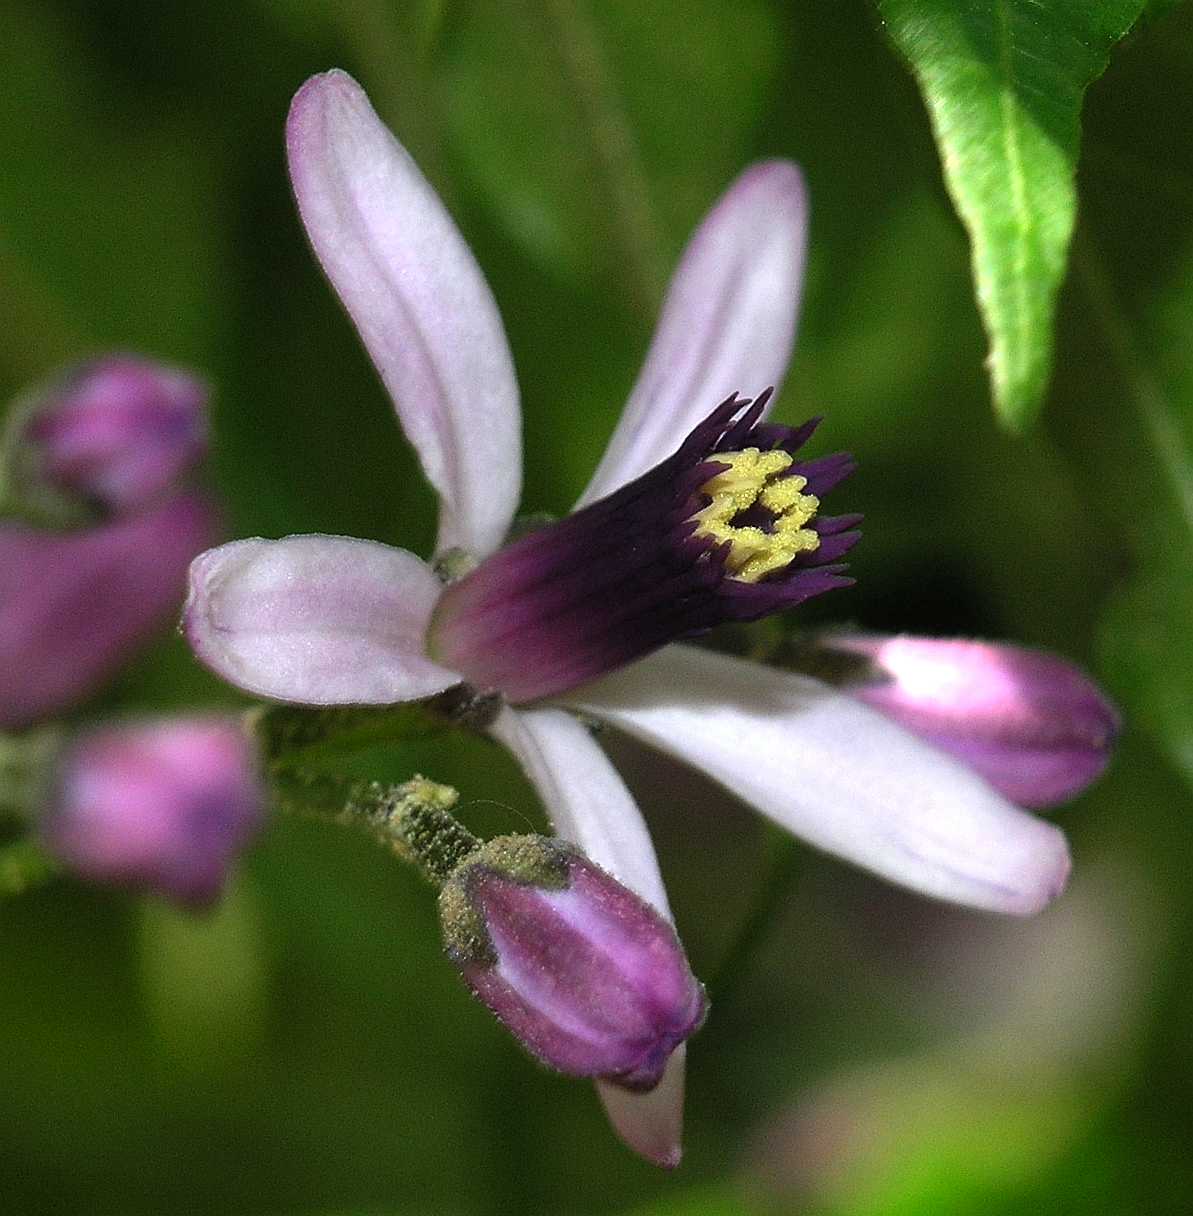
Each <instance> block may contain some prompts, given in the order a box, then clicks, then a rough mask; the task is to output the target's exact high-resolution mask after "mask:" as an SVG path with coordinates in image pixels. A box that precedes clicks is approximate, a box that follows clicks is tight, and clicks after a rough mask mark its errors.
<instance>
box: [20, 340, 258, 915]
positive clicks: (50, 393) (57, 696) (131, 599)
mask: <svg viewBox="0 0 1193 1216" xmlns="http://www.w3.org/2000/svg"><path fill="white" fill-rule="evenodd" d="M206 404H207V391H206V389H205V387H204V385H203V384H202V383H201V382H200V381H199V380H197V379H196V378H195V377H193V376H191V375H189V374H187V373H185V372H182V371H179V370H177V369H174V368H170V367H164V366H161V365H159V364H156V363H153V362H150V361H148V360H145V359H140V358H135V357H132V356H128V355H113V356H108V357H105V358H100V359H95V360H92V361H90V362H87V363H84V364H81V365H79V366H78V367H76V368H73V369H71V370H69V371H67V372H65V373H63V374H62V375H60V376H58V377H57V378H55V379H54V380H53V381H52V382H50V383H49V384H48V385H47V386H44V387H42V388H40V389H37V390H35V391H33V392H31V393H29V394H27V395H26V396H25V397H24V398H22V399H21V400H19V401H17V402H16V403H15V404H14V405H13V407H12V408H11V409H10V411H9V414H8V420H7V424H6V427H5V432H4V436H3V442H2V445H0V457H2V460H0V502H2V504H3V508H4V514H5V516H6V518H5V519H4V520H3V521H2V522H0V730H3V731H7V732H16V733H10V735H9V736H8V737H7V738H6V739H4V740H3V744H4V752H5V757H6V759H7V761H8V763H9V767H10V768H11V767H14V766H15V768H17V769H21V768H27V769H30V770H31V771H33V770H36V772H35V774H34V777H33V778H30V779H28V780H25V781H24V782H23V783H22V786H21V791H22V795H23V797H22V799H21V801H22V805H21V806H20V807H19V808H18V809H19V810H20V811H21V812H22V813H23V814H25V815H27V816H28V817H30V818H31V819H34V820H37V821H38V822H39V824H40V832H41V837H42V841H43V843H44V844H45V846H46V847H47V849H48V850H49V851H50V852H51V853H52V854H53V855H54V857H56V858H57V860H59V861H60V862H62V863H63V864H64V865H66V866H67V867H68V868H70V869H72V870H73V871H75V872H76V873H78V874H80V875H81V876H83V877H85V878H88V879H91V880H94V881H98V882H108V883H117V884H120V885H125V886H133V887H138V888H142V889H148V890H151V891H154V892H156V893H158V894H161V895H163V896H165V897H167V898H169V899H173V900H175V901H176V902H179V903H181V904H184V905H187V906H192V907H193V906H200V905H202V904H205V903H209V902H210V901H211V900H212V899H214V898H215V896H216V895H217V894H218V893H219V891H220V889H221V887H222V885H223V881H224V877H225V874H226V871H227V868H228V865H229V863H230V862H231V860H232V859H233V858H234V856H235V855H236V854H237V853H238V852H239V850H240V849H241V848H242V847H243V846H244V844H245V843H246V842H247V840H248V839H249V838H250V837H251V836H252V834H253V833H254V831H255V830H256V828H257V826H258V824H259V822H260V819H261V815H262V812H263V799H262V796H261V792H260V787H259V779H258V774H257V769H256V759H255V754H254V750H253V748H252V746H251V745H250V742H249V739H248V736H247V735H246V734H245V733H244V732H243V731H242V730H241V728H240V726H239V724H238V723H236V722H234V721H231V720H226V719H211V718H207V717H187V718H176V719H159V720H148V721H142V722H132V723H124V724H108V725H102V726H98V727H94V728H92V729H90V730H88V729H82V730H79V731H74V730H60V729H57V728H55V727H53V726H52V725H51V726H47V724H52V723H53V722H54V720H55V719H57V718H59V717H60V716H61V715H64V714H67V713H69V712H70V711H72V710H74V709H75V708H76V707H77V706H78V705H79V704H80V703H82V702H83V701H85V700H86V699H87V698H88V697H90V696H91V695H93V694H94V693H96V692H98V691H99V690H100V689H101V688H102V687H103V686H104V684H106V683H107V682H108V681H109V680H110V679H111V677H112V676H114V675H115V674H116V673H117V672H118V671H119V670H120V669H121V668H122V667H123V666H124V665H125V664H126V663H127V661H128V660H129V659H130V658H131V657H132V656H133V655H134V654H135V653H136V652H137V651H138V650H139V649H140V648H141V647H142V646H143V645H144V644H145V643H146V642H147V641H148V640H149V639H150V638H152V637H153V636H154V635H155V634H156V633H157V632H158V631H159V630H161V629H162V627H163V626H164V625H166V624H167V623H168V622H169V621H170V619H171V618H172V617H173V616H174V615H175V614H176V613H177V611H178V607H179V603H180V601H181V598H182V592H183V588H184V585H185V580H186V571H187V567H188V566H189V564H190V562H191V560H192V559H193V558H194V556H195V555H196V554H197V553H199V552H201V551H202V550H203V549H204V548H206V547H207V546H208V545H210V544H211V543H212V542H213V540H215V539H216V535H217V532H218V517H217V512H216V510H215V506H214V504H213V503H212V502H211V500H210V499H209V498H208V497H207V496H206V495H205V494H203V493H202V492H200V491H198V490H196V489H194V488H192V487H191V486H190V484H189V483H190V481H191V478H192V476H193V474H194V473H195V471H196V468H197V465H198V463H199V461H200V460H201V458H202V457H203V455H204V454H205V452H206V447H207V422H206ZM48 735H52V737H53V738H54V740H55V742H54V746H53V747H52V748H49V749H47V748H46V747H44V746H42V743H43V741H44V739H45V738H46V737H47V736H48Z"/></svg>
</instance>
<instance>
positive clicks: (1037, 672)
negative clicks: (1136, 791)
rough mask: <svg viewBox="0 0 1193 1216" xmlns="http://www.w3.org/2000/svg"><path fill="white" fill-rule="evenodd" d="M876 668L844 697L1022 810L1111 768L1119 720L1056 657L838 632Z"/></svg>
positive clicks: (835, 642) (837, 644)
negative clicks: (950, 759) (952, 760)
mask: <svg viewBox="0 0 1193 1216" xmlns="http://www.w3.org/2000/svg"><path fill="white" fill-rule="evenodd" d="M824 646H825V647H826V648H827V649H829V650H845V651H849V652H851V653H853V654H858V655H861V656H863V657H864V658H867V659H869V660H870V663H869V671H868V672H867V673H866V674H865V675H864V676H863V678H861V679H859V680H857V681H854V682H851V683H847V684H846V685H845V686H844V688H845V691H846V692H848V693H850V694H851V695H852V696H854V697H857V698H858V699H859V700H860V701H864V702H865V703H866V704H867V705H871V706H873V707H874V708H875V709H877V710H878V711H879V712H880V713H883V714H885V715H886V716H887V717H889V718H891V719H892V720H893V721H895V722H898V723H899V725H900V726H902V727H904V728H905V729H906V730H909V731H911V732H912V734H915V735H918V736H919V737H920V738H921V739H924V740H926V741H927V742H928V743H931V744H932V746H933V747H938V748H940V749H941V751H945V752H948V753H950V754H951V755H954V756H956V757H957V758H958V759H959V760H961V761H963V762H964V763H965V764H967V765H968V766H969V767H970V768H972V769H973V770H974V771H975V772H978V773H980V774H981V775H982V776H983V777H984V778H985V779H986V780H987V781H988V782H989V783H990V784H991V785H992V786H993V787H994V788H995V789H996V790H998V791H999V793H1001V794H1003V795H1004V796H1005V797H1007V798H1009V799H1010V800H1011V801H1012V802H1016V803H1018V804H1019V805H1020V806H1030V807H1044V806H1054V805H1055V804H1057V803H1060V802H1066V801H1067V800H1068V799H1070V798H1072V797H1074V796H1075V795H1076V794H1079V793H1080V792H1081V791H1082V790H1083V789H1085V788H1086V786H1088V785H1090V784H1091V783H1092V782H1093V781H1095V780H1096V779H1097V778H1098V777H1099V776H1100V774H1101V772H1102V770H1103V769H1104V768H1105V767H1106V764H1107V761H1108V760H1109V759H1110V752H1111V750H1112V748H1113V746H1114V741H1115V738H1116V737H1117V735H1118V731H1119V725H1120V722H1119V716H1118V712H1117V711H1116V710H1115V708H1114V706H1113V705H1111V704H1110V702H1109V701H1108V700H1107V699H1106V697H1105V696H1104V695H1103V693H1102V691H1101V690H1100V689H1099V688H1098V687H1097V685H1096V684H1094V682H1093V681H1092V680H1091V679H1090V678H1089V677H1088V676H1087V675H1085V674H1084V673H1083V672H1081V671H1079V670H1078V669H1077V668H1076V667H1073V666H1072V665H1071V664H1069V663H1066V662H1065V661H1064V660H1063V659H1059V658H1057V657H1056V656H1055V655H1051V654H1044V653H1043V652H1041V651H1038V650H1028V649H1026V648H1025V647H1023V646H1007V645H998V644H994V643H989V642H973V641H965V640H961V639H950V640H939V639H934V638H913V637H883V636H868V635H852V634H836V635H833V636H831V637H829V638H827V639H825V641H824Z"/></svg>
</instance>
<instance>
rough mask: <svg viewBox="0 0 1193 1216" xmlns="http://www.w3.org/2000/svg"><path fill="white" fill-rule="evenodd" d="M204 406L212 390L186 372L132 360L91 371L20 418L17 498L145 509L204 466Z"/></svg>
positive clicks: (111, 360) (74, 376)
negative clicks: (53, 497)
mask: <svg viewBox="0 0 1193 1216" xmlns="http://www.w3.org/2000/svg"><path fill="white" fill-rule="evenodd" d="M206 404H207V389H206V386H205V385H203V384H202V383H201V382H200V381H198V380H196V379H195V378H194V377H193V376H190V375H187V374H186V373H185V372H182V371H177V370H175V369H173V368H169V367H163V366H161V365H159V364H156V363H151V362H149V361H148V360H146V359H138V358H136V357H134V356H131V355H112V356H108V357H107V358H103V359H96V360H94V361H93V362H90V363H85V364H83V365H81V366H80V367H78V368H76V369H74V370H73V371H71V372H70V373H68V374H67V376H66V377H64V378H63V379H62V380H61V381H59V382H58V383H57V384H56V385H54V387H53V388H52V389H51V390H50V391H49V392H48V393H44V394H42V395H40V397H39V399H38V400H36V401H35V402H34V403H33V404H31V405H30V406H28V407H27V412H25V411H22V419H21V432H20V434H19V435H18V437H17V438H16V442H15V454H16V459H17V461H18V464H17V468H16V470H15V475H16V477H17V480H18V485H17V487H16V494H17V497H18V498H21V499H23V498H33V497H34V496H37V495H41V496H44V495H45V493H46V492H47V491H48V492H49V493H51V494H54V495H57V496H61V497H62V498H64V499H65V500H66V501H67V502H78V501H80V500H81V501H82V502H83V503H86V504H87V505H89V506H93V507H98V508H99V509H101V510H102V511H104V512H105V513H108V514H113V515H119V514H123V513H125V512H128V511H134V510H139V509H140V508H142V507H144V506H146V505H147V504H149V503H150V502H152V501H153V500H154V499H156V498H158V497H159V496H160V495H162V494H163V493H165V492H167V491H169V490H171V489H173V488H174V487H175V486H177V484H178V482H179V479H180V478H181V477H182V476H183V475H184V474H185V473H187V472H188V471H189V470H190V469H191V468H193V467H194V465H195V464H196V463H197V462H198V461H199V460H200V459H201V458H202V456H203V454H204V452H205V451H206V448H207V423H206V418H205V415H204V410H205V407H206Z"/></svg>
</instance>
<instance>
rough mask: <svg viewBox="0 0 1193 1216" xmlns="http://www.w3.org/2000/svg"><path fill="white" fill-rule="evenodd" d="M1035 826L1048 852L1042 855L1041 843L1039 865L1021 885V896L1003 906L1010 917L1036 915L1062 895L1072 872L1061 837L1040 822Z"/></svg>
mask: <svg viewBox="0 0 1193 1216" xmlns="http://www.w3.org/2000/svg"><path fill="white" fill-rule="evenodd" d="M1036 823H1038V824H1039V827H1040V828H1041V830H1042V836H1043V838H1044V840H1046V841H1047V848H1048V849H1049V850H1050V852H1049V855H1048V856H1044V852H1045V846H1044V845H1043V844H1041V846H1040V849H1039V852H1040V859H1039V863H1038V865H1037V867H1036V868H1035V870H1034V872H1033V873H1032V874H1031V875H1030V876H1029V877H1030V881H1027V882H1025V883H1024V887H1023V890H1022V891H1021V893H1020V894H1019V895H1018V897H1017V898H1016V899H1014V900H1013V901H1011V902H1009V903H1008V905H1007V907H1006V911H1007V912H1008V913H1009V914H1010V915H1012V916H1022V917H1028V916H1036V915H1038V914H1039V913H1040V912H1043V911H1044V909H1045V908H1047V907H1048V905H1049V904H1051V903H1052V902H1053V901H1054V900H1056V899H1058V898H1059V897H1060V896H1061V895H1062V894H1063V893H1064V890H1065V888H1066V887H1067V886H1068V883H1069V875H1070V873H1071V872H1072V869H1073V859H1072V855H1071V854H1070V852H1069V842H1068V840H1067V839H1066V838H1065V834H1064V833H1063V832H1062V831H1061V830H1060V829H1059V828H1057V827H1054V826H1053V825H1052V824H1050V823H1044V822H1042V821H1041V820H1036Z"/></svg>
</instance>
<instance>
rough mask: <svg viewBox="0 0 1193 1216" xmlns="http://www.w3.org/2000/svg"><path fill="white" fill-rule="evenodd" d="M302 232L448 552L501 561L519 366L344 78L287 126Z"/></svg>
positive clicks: (424, 185)
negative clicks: (421, 480)
mask: <svg viewBox="0 0 1193 1216" xmlns="http://www.w3.org/2000/svg"><path fill="white" fill-rule="evenodd" d="M286 150H287V155H288V157H289V162H290V177H291V180H292V182H293V184H294V194H295V197H296V198H297V200H298V209H299V212H300V214H301V216H302V222H303V224H304V226H305V227H306V230H307V235H308V236H309V237H310V240H311V245H312V246H313V247H314V250H315V254H316V255H317V256H318V258H319V261H320V262H321V263H322V265H323V269H324V271H325V272H326V273H327V277H328V278H329V279H330V280H331V283H332V286H333V287H334V288H335V289H336V292H337V293H338V294H339V297H340V299H341V300H342V301H343V304H344V307H345V308H346V309H347V310H348V313H349V315H350V316H351V318H352V320H353V322H354V324H355V325H356V328H357V330H358V331H359V333H360V336H361V338H362V339H363V340H364V344H365V346H366V347H367V348H368V351H369V354H370V355H371V356H372V359H373V362H374V364H375V365H376V367H377V370H378V371H379V372H380V373H381V379H382V380H383V381H384V382H385V386H386V388H387V389H388V390H389V393H390V395H391V396H392V397H393V399H394V402H395V404H396V405H397V409H398V416H399V417H400V419H401V422H402V427H403V429H404V430H405V432H406V435H407V437H408V438H409V439H410V442H411V443H412V444H413V445H414V447H415V449H416V450H417V451H418V455H419V458H420V460H421V461H422V466H423V470H424V472H425V473H426V475H427V478H428V480H429V481H430V482H431V484H432V485H433V486H434V487H435V489H436V490H438V491H439V497H440V500H441V514H440V520H439V549H440V550H443V549H447V548H450V547H452V546H453V545H459V546H462V547H463V548H465V549H468V550H470V551H471V552H473V553H474V554H477V555H484V554H487V553H490V552H492V551H493V550H494V549H496V548H497V546H498V545H499V544H500V543H501V541H502V540H503V539H504V537H505V533H506V531H507V529H508V528H509V524H510V521H511V520H512V519H513V514H514V511H515V509H516V508H517V505H518V496H519V494H520V492H521V479H522V465H521V460H522V453H521V417H520V414H519V410H518V386H517V382H516V381H515V378H514V366H513V360H512V359H511V357H510V352H509V346H508V345H507V343H506V339H505V330H504V329H503V328H502V324H501V316H500V314H499V313H498V311H497V305H496V303H495V302H494V300H493V294H492V292H491V291H490V290H489V287H488V284H487V283H486V282H485V279H484V276H483V275H482V274H481V271H480V268H479V267H478V266H477V264H476V261H475V259H474V258H473V256H472V252H471V251H470V250H469V248H468V246H467V245H466V244H465V243H464V238H463V237H462V236H461V235H460V233H459V231H458V230H457V229H456V226H455V224H454V223H453V222H452V219H451V217H450V216H449V215H448V213H447V211H446V209H445V208H444V206H443V204H442V202H440V200H439V196H438V195H437V194H436V193H435V191H434V190H433V189H432V188H431V185H430V183H428V182H427V180H426V178H424V177H423V175H422V173H421V172H420V171H419V169H418V166H417V165H416V164H415V163H414V161H413V160H411V158H410V155H409V154H408V153H407V152H406V150H405V149H404V148H403V147H402V146H401V144H399V143H398V141H397V140H396V139H394V137H393V135H391V134H390V132H389V131H388V130H387V129H386V127H385V126H384V125H383V124H382V122H381V120H380V119H379V118H378V117H377V115H376V114H375V113H374V111H373V108H372V106H371V105H370V104H369V99H368V98H367V97H366V96H365V94H364V91H363V90H362V89H361V87H360V86H359V85H358V84H357V83H356V81H355V80H353V79H352V77H351V76H348V75H347V74H346V73H344V72H340V71H334V72H327V73H325V74H323V75H322V76H315V77H312V78H311V79H310V80H308V81H307V82H306V84H304V85H303V86H302V88H301V89H300V90H299V91H298V93H297V95H296V96H295V98H294V102H293V104H292V106H291V108H290V118H289V121H288V123H287V126H286Z"/></svg>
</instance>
